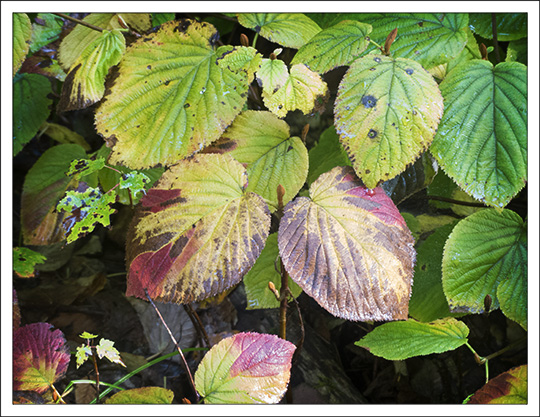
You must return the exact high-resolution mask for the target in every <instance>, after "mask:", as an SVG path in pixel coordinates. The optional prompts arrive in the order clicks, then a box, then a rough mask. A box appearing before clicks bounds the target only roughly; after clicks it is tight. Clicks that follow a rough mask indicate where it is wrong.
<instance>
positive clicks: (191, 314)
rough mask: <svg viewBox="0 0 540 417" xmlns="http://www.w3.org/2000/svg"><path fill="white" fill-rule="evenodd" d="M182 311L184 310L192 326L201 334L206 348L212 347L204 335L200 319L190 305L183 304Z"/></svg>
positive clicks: (204, 331) (206, 334) (205, 334)
mask: <svg viewBox="0 0 540 417" xmlns="http://www.w3.org/2000/svg"><path fill="white" fill-rule="evenodd" d="M184 310H186V313H188V316H189V318H190V319H191V322H192V323H193V326H194V327H195V328H196V329H197V331H198V332H199V333H200V334H202V338H203V339H204V343H205V344H206V347H207V348H208V349H210V348H211V347H212V345H211V344H210V338H209V337H208V333H206V330H205V329H204V325H203V324H202V321H201V318H200V317H199V315H198V314H197V312H196V311H195V309H194V308H193V307H192V306H191V304H184Z"/></svg>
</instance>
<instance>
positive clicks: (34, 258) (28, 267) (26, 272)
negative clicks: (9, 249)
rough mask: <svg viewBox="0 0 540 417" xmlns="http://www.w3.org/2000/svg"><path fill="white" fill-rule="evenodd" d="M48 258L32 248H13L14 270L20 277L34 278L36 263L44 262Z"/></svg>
mask: <svg viewBox="0 0 540 417" xmlns="http://www.w3.org/2000/svg"><path fill="white" fill-rule="evenodd" d="M46 260H47V258H46V257H45V256H43V255H42V254H40V253H38V252H35V251H33V250H32V249H28V248H23V247H16V248H13V271H14V272H15V273H16V274H17V276H18V277H19V278H32V277H33V276H34V269H35V266H36V264H42V263H43V262H45V261H46Z"/></svg>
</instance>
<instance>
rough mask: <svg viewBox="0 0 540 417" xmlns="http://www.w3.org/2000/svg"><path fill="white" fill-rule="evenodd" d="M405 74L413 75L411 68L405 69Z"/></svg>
mask: <svg viewBox="0 0 540 417" xmlns="http://www.w3.org/2000/svg"><path fill="white" fill-rule="evenodd" d="M405 72H406V73H407V74H409V75H412V73H413V72H414V71H413V70H412V68H407V69H406V70H405Z"/></svg>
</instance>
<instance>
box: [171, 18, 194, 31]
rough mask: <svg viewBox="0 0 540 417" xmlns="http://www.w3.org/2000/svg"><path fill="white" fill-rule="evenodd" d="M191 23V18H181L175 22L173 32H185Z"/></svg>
mask: <svg viewBox="0 0 540 417" xmlns="http://www.w3.org/2000/svg"><path fill="white" fill-rule="evenodd" d="M192 24H193V21H192V20H189V19H181V20H179V21H178V22H177V23H176V26H175V27H174V29H173V32H181V33H185V32H186V31H187V30H188V29H189V27H190V26H191V25H192Z"/></svg>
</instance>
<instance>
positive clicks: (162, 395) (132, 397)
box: [105, 387, 174, 404]
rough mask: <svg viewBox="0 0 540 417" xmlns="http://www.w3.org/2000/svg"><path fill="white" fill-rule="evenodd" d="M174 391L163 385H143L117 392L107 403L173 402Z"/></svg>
mask: <svg viewBox="0 0 540 417" xmlns="http://www.w3.org/2000/svg"><path fill="white" fill-rule="evenodd" d="M173 398H174V393H173V392H172V391H171V390H170V389H165V388H162V387H142V388H133V389H127V390H125V391H120V392H117V393H116V394H114V395H112V396H111V397H110V398H107V399H106V400H105V404H172V401H173Z"/></svg>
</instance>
